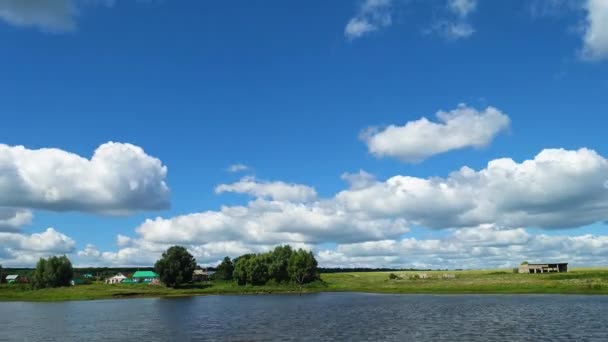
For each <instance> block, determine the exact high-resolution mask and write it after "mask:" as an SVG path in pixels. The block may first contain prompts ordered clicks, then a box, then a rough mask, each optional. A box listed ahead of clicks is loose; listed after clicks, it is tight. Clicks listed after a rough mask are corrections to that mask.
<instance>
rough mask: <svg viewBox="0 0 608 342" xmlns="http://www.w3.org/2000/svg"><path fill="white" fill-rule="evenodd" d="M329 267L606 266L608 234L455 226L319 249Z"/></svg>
mask: <svg viewBox="0 0 608 342" xmlns="http://www.w3.org/2000/svg"><path fill="white" fill-rule="evenodd" d="M317 255H318V258H319V262H320V263H321V264H323V265H327V266H336V267H338V266H341V267H347V266H351V267H354V266H358V267H387V266H392V267H414V268H450V269H456V268H496V267H504V268H510V267H515V266H517V265H519V263H520V262H521V261H523V260H529V261H530V262H564V261H567V262H570V263H572V264H575V265H603V263H604V262H605V258H606V257H607V256H608V236H595V235H589V234H587V235H580V236H559V235H558V236H549V235H545V234H538V235H532V234H529V233H528V232H526V231H525V230H524V229H522V228H517V229H512V230H503V229H499V228H497V227H494V226H492V225H487V226H480V227H474V228H463V229H458V230H454V231H453V232H452V233H451V234H449V235H448V236H446V237H444V238H442V239H427V240H424V239H422V240H420V239H415V238H405V239H401V240H383V241H370V242H364V243H355V244H344V245H338V246H337V247H336V248H335V249H331V250H328V249H325V250H320V251H318V253H317Z"/></svg>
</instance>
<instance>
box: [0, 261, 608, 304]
mask: <svg viewBox="0 0 608 342" xmlns="http://www.w3.org/2000/svg"><path fill="white" fill-rule="evenodd" d="M390 273H394V274H396V275H397V276H398V277H400V278H401V279H395V280H389V274H390ZM423 274H426V275H427V276H428V279H416V276H421V275H423ZM444 274H449V275H455V278H443V275H444ZM321 279H322V281H319V282H315V283H313V284H308V285H306V286H305V287H304V288H303V292H321V291H352V292H374V293H429V294H458V293H462V294H469V293H479V294H517V293H521V294H526V293H554V294H608V268H587V269H574V270H572V271H571V272H569V273H550V274H549V273H547V274H515V273H513V272H512V271H511V270H487V271H429V272H424V271H420V272H415V271H407V272H405V271H403V272H356V273H329V274H322V275H321ZM299 292H300V289H299V288H298V287H297V286H294V285H291V284H276V285H266V286H238V285H236V284H234V283H232V282H210V283H207V284H195V285H188V286H185V287H182V288H179V289H169V288H166V287H163V286H150V285H144V284H117V285H106V284H102V283H95V284H92V285H80V286H73V287H64V288H55V289H42V290H30V289H29V287H27V286H23V285H6V284H3V285H1V286H0V300H13V301H62V300H90V299H108V298H133V297H173V296H194V295H210V294H266V293H299Z"/></svg>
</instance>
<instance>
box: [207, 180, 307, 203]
mask: <svg viewBox="0 0 608 342" xmlns="http://www.w3.org/2000/svg"><path fill="white" fill-rule="evenodd" d="M215 192H216V193H218V194H221V193H223V192H234V193H240V194H248V195H251V196H254V197H258V198H270V199H273V200H277V201H293V202H305V201H311V200H314V199H315V198H316V197H317V192H316V191H315V189H313V188H311V187H309V186H306V185H301V184H293V183H285V182H264V181H258V180H256V179H255V178H254V177H244V178H242V179H241V180H240V181H238V182H236V183H233V184H220V185H218V186H217V187H216V188H215Z"/></svg>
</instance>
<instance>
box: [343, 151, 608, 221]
mask: <svg viewBox="0 0 608 342" xmlns="http://www.w3.org/2000/svg"><path fill="white" fill-rule="evenodd" d="M607 178H608V161H607V160H606V159H604V158H603V157H602V156H600V155H599V154H597V153H596V152H595V151H592V150H588V149H584V148H583V149H580V150H577V151H567V150H563V149H548V150H543V151H542V152H540V153H539V154H538V155H537V156H536V157H535V158H534V159H533V160H526V161H524V162H522V163H517V162H515V161H513V160H512V159H508V158H503V159H496V160H492V161H490V162H489V163H488V165H487V167H486V168H485V169H482V170H480V171H475V170H472V169H471V168H468V167H463V168H461V169H460V170H459V171H456V172H453V173H452V174H450V175H449V177H447V178H429V179H423V178H416V177H409V176H395V177H392V178H389V179H388V180H386V181H384V182H377V183H374V184H372V185H371V186H369V187H366V188H361V189H350V190H345V191H342V192H341V193H339V194H338V195H337V196H336V197H337V200H338V201H339V203H340V205H341V206H342V207H344V208H346V209H347V210H349V211H352V212H364V213H366V215H368V216H369V217H382V218H403V219H406V220H407V221H408V222H410V223H414V224H417V225H421V226H424V227H430V228H449V227H466V226H476V225H479V224H487V223H490V224H497V225H499V226H504V227H520V226H523V227H541V228H545V229H551V228H566V227H578V226H583V225H588V224H592V223H595V222H602V221H605V220H606V219H607V218H608V191H607V190H606V188H605V187H604V186H603V184H604V182H605V181H606V179H607Z"/></svg>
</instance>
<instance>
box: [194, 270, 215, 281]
mask: <svg viewBox="0 0 608 342" xmlns="http://www.w3.org/2000/svg"><path fill="white" fill-rule="evenodd" d="M214 273H215V272H213V271H207V270H194V272H192V281H208V280H209V277H211V275H213V274H214Z"/></svg>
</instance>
